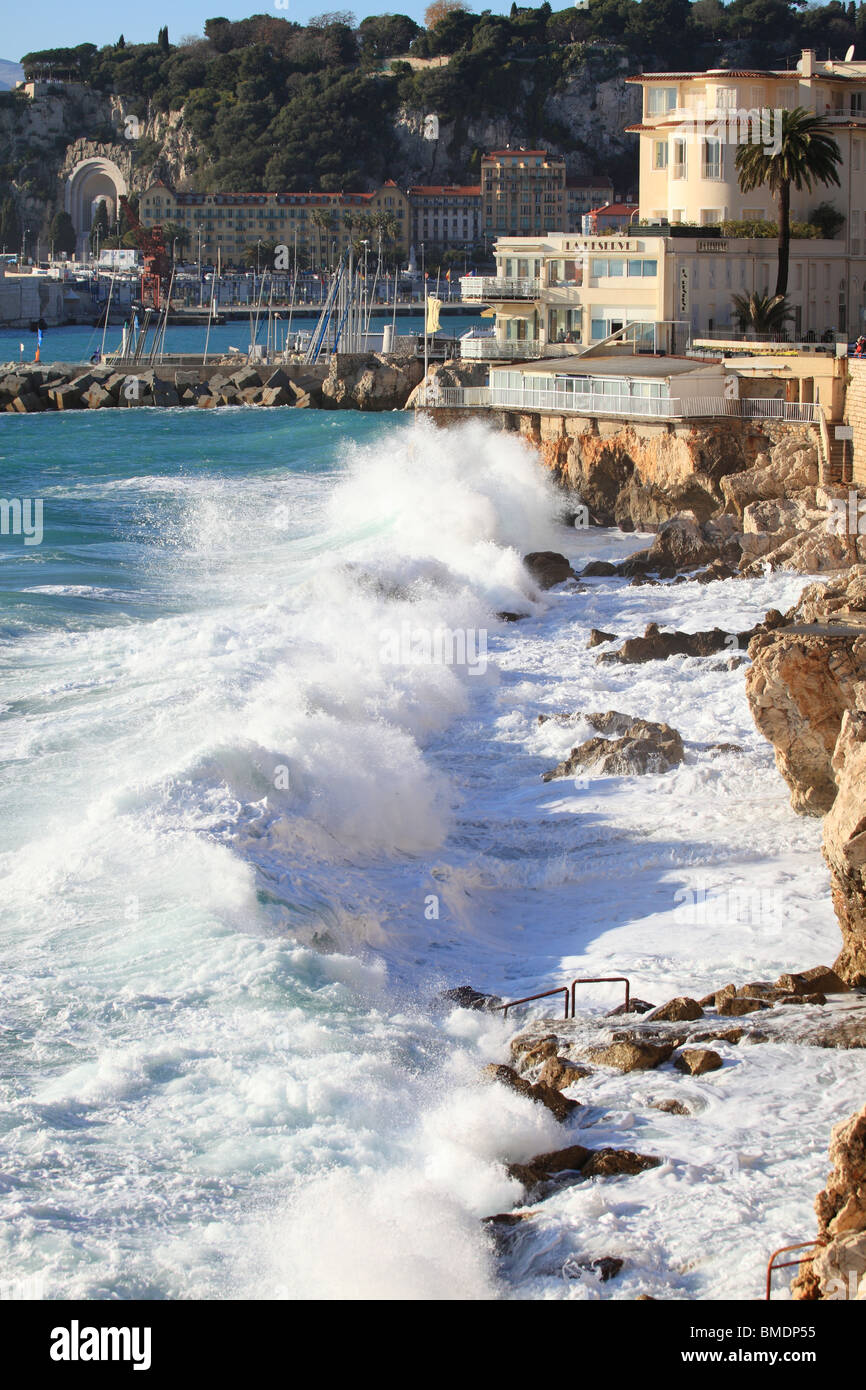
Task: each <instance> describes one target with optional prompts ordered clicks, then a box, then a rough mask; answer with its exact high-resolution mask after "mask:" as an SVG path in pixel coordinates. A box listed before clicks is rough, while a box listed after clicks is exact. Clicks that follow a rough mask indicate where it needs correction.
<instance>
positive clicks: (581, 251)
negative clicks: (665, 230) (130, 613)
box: [461, 228, 866, 357]
mask: <svg viewBox="0 0 866 1390" xmlns="http://www.w3.org/2000/svg"><path fill="white" fill-rule="evenodd" d="M496 267H497V272H496V276H495V277H493V276H490V277H488V276H469V277H466V278H464V279H463V280H462V282H461V284H462V290H463V297H464V299H466V300H468V301H472V300H475V301H479V302H484V303H489V304H492V305H494V306H495V309H496V328H495V336H496V339H497V344H496V347H495V348H493V347H491V345H490V344H489V340H488V345H487V349H486V353H485V351H484V350H483V347H482V345H483V344H484V341H485V340H484V339H481V338H479V339H477V340H475V341H476V343H477V345H478V346H477V349H473V348H470V352H472V351H476V352H477V355H479V356H481V355H491V356H495V355H496V352H497V351H498V352H499V353H500V355H501V356H503V357H512V356H519V355H520V354H521V353H526V354H527V355H533V354H537V353H543V352H544V351H545V350H546V348H548V347H549V346H550V345H553V344H556V345H569V344H574V345H575V346H578V345H579V346H583V347H586V346H590V345H592V344H593V343H599V342H602V341H603V340H604V339H605V338H607V337H609V336H611V335H612V334H615V333H618V332H620V331H621V330H622V329H624V328H625V326H626V325H627V324H635V325H639V326H640V327H638V328H637V329H636V330H635V331H636V335H637V337H638V339H640V340H641V341H643V342H644V344H645V345H647V346H651V345H653V344H654V345H656V346H659V347H665V348H666V349H667V350H671V349H674V350H676V349H678V348H680V347H681V346H683V345H684V343H685V341H686V340H687V338H688V337H690V336H699V335H700V334H702V333H717V332H724V331H725V330H727V329H731V330H733V327H734V325H733V322H732V316H731V301H732V297H733V295H734V294H750V293H752V292H757V293H759V294H762V295H763V294H767V293H771V292H772V286H773V285H774V283H775V275H776V243H775V240H767V239H766V238H725V237H720V236H717V235H710V234H707V235H705V236H701V235H700V233H699V232H696V233H695V235H693V236H668V235H664V234H662V233H661V232H660V231H658V230H655V231H653V229H644V228H634V229H632V230H631V231H630V232H627V233H621V234H613V235H604V236H602V235H599V236H597V237H580V236H569V235H558V234H555V233H553V234H551V235H549V236H546V237H539V238H528V237H512V238H509V237H503V238H501V239H500V240H499V241H498V242H497V244H496ZM864 277H866V256H861V257H859V258H853V257H850V256H849V255H848V254H847V250H846V246H845V243H844V241H842V240H835V241H829V240H795V241H792V243H791V269H790V283H791V290H790V295H789V297H790V300H791V303H792V306H793V309H794V313H795V316H796V317H795V320H794V324H793V329H794V333H793V336H794V337H795V338H797V339H806V340H817V339H821V338H826V339H832V338H834V337H835V336H836V335H840V334H841V335H845V336H848V337H853V336H856V333H857V332H859V331H860V325H861V323H862V318H861V306H860V305H859V304H858V303H850V302H849V300H848V299H847V296H846V294H845V285H846V283H847V282H848V281H849V280H850V281H851V283H853V284H860V285H862V284H863V283H864Z"/></svg>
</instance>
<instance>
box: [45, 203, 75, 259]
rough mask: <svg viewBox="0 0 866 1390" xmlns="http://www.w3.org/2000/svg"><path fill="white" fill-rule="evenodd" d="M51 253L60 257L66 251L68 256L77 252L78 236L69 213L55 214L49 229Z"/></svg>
mask: <svg viewBox="0 0 866 1390" xmlns="http://www.w3.org/2000/svg"><path fill="white" fill-rule="evenodd" d="M48 240H49V243H50V246H51V253H52V255H54V256H60V255H62V254H63V252H64V251H65V252H66V254H67V255H68V256H71V255H73V254H74V252H75V245H76V236H75V228H74V227H73V225H72V218H71V217H70V216H69V213H68V212H55V214H54V216H53V217H52V219H51V226H50V227H49V229H48Z"/></svg>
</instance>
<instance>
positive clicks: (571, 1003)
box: [496, 975, 631, 1018]
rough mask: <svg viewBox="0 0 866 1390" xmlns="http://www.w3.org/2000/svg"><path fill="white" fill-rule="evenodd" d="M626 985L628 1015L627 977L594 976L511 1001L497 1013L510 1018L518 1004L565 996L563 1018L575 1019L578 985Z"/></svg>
mask: <svg viewBox="0 0 866 1390" xmlns="http://www.w3.org/2000/svg"><path fill="white" fill-rule="evenodd" d="M617 984H619V985H625V1011H626V1013H628V1007H629V1003H630V1002H631V984H630V983H629V981H628V980H627V979H626V977H625V975H593V976H591V977H588V978H587V979H578V980H572V982H571V984H570V985H557V987H556V989H545V990H542V992H541V994H526V995H524V997H523V998H522V999H509V1001H508V1003H507V1004H498V1005H497V1007H496V1012H497V1013H501V1014H502V1017H503V1018H507V1017H508V1010H509V1009H516V1008H517V1006H518V1004H532V1003H533V1002H534V1001H535V1000H536V999H549V998H550V997H551V995H553V994H564V995H565V1000H564V1005H565V1007H564V1011H563V1015H562V1016H563V1018H575V1017H576V1014H575V1008H576V991H577V986H578V985H617Z"/></svg>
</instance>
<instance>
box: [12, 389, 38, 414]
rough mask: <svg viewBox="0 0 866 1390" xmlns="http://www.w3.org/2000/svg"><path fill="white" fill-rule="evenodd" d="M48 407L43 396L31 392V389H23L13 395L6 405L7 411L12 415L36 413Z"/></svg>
mask: <svg viewBox="0 0 866 1390" xmlns="http://www.w3.org/2000/svg"><path fill="white" fill-rule="evenodd" d="M46 409H47V406H46V404H45V401H44V400H43V399H42V397H41V396H37V395H35V394H31V392H29V391H21V392H20V393H19V394H18V395H17V396H13V397H12V399H11V400H10V401H9V403H8V405H7V406H6V411H7V413H8V414H10V415H12V414H15V415H34V414H38V413H39V411H41V410H46Z"/></svg>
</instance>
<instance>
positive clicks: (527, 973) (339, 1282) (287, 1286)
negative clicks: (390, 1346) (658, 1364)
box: [0, 334, 862, 1301]
mask: <svg viewBox="0 0 866 1390" xmlns="http://www.w3.org/2000/svg"><path fill="white" fill-rule="evenodd" d="M58 336H60V334H58ZM0 355H2V354H0ZM61 355H62V356H67V355H68V354H67V350H66V348H65V347H64V349H63V351H62V353H61ZM0 479H2V495H3V499H4V500H5V501H6V502H8V501H9V500H10V499H19V500H22V501H26V502H27V504H28V506H29V507H30V511H29V515H30V517H31V519H32V520H33V522H34V525H33V526H32V527H31V528H30V532H29V534H27V535H25V534H22V533H21V532H20V530H19V533H18V534H15V533H8V534H3V535H2V536H0V672H2V675H0V822H2V837H0V846H2V848H0V878H2V883H3V887H2V893H0V948H2V957H0V961H2V963H0V1145H2V1152H3V1160H2V1179H0V1211H2V1215H3V1220H2V1222H0V1296H2V1297H4V1298H16V1297H40V1298H47V1299H71V1298H86V1299H132V1298H145V1299H203V1298H208V1299H244V1298H259V1299H286V1300H298V1299H302V1298H311V1297H318V1298H329V1299H337V1300H351V1299H366V1298H380V1299H417V1300H426V1299H433V1300H436V1299H442V1300H444V1299H460V1300H476V1299H485V1300H494V1299H505V1300H509V1299H515V1300H517V1299H540V1300H548V1299H568V1300H579V1301H587V1300H588V1301H592V1300H595V1299H600V1298H605V1299H634V1298H635V1297H637V1295H638V1294H639V1293H647V1294H650V1295H652V1296H654V1297H658V1298H674V1299H719V1298H738V1299H753V1298H757V1297H760V1294H761V1281H762V1277H763V1268H764V1264H765V1261H766V1257H767V1253H768V1252H769V1251H770V1250H772V1249H774V1248H775V1247H777V1246H780V1245H784V1244H786V1243H789V1242H793V1241H795V1240H806V1239H809V1237H810V1236H811V1235H812V1233H813V1229H814V1215H813V1212H812V1201H813V1198H814V1195H815V1193H816V1192H817V1191H818V1189H819V1188H820V1187H821V1186H822V1184H823V1180H824V1176H825V1171H826V1167H827V1160H826V1146H827V1141H828V1137H829V1130H830V1127H831V1125H832V1124H833V1123H835V1122H836V1121H838V1120H839V1119H842V1118H845V1117H846V1116H847V1115H849V1114H850V1113H851V1111H852V1110H853V1109H854V1108H855V1106H857V1105H859V1104H860V1103H862V1077H861V1076H860V1075H859V1073H858V1068H857V1065H856V1062H857V1058H858V1055H859V1054H857V1053H846V1052H841V1051H832V1050H828V1051H825V1050H820V1049H818V1050H814V1049H804V1048H798V1047H795V1046H792V1045H790V1046H789V1045H783V1044H781V1043H766V1044H764V1045H762V1046H753V1047H745V1046H744V1047H741V1048H739V1049H737V1048H734V1047H730V1046H727V1045H722V1046H721V1048H720V1050H721V1052H722V1053H723V1057H724V1066H723V1068H722V1070H720V1071H718V1072H715V1073H712V1074H709V1075H707V1076H704V1077H694V1078H692V1077H688V1078H687V1077H682V1076H680V1075H679V1074H678V1073H676V1072H674V1071H673V1070H672V1069H671V1068H670V1067H667V1068H661V1069H660V1070H659V1071H657V1072H650V1073H640V1074H632V1075H626V1076H622V1075H620V1074H619V1073H611V1072H609V1071H605V1070H604V1069H601V1070H598V1071H596V1072H595V1073H594V1074H593V1075H592V1076H591V1077H589V1078H587V1079H586V1081H585V1082H583V1083H581V1085H582V1092H581V1097H580V1098H581V1102H582V1105H581V1109H580V1110H579V1111H577V1112H576V1118H573V1119H572V1120H570V1121H569V1123H568V1125H567V1126H560V1125H559V1124H557V1122H556V1121H555V1120H554V1119H553V1117H552V1116H551V1115H550V1113H549V1112H548V1111H547V1110H545V1109H544V1108H543V1107H540V1106H537V1105H534V1104H532V1103H531V1102H529V1101H527V1100H526V1099H525V1098H523V1097H522V1096H519V1095H517V1094H516V1093H515V1092H513V1091H511V1090H509V1089H507V1088H505V1087H502V1086H499V1085H494V1084H489V1083H487V1082H486V1081H485V1079H484V1075H483V1072H484V1068H485V1067H486V1066H487V1065H489V1064H490V1063H491V1062H503V1061H508V1060H509V1039H510V1038H511V1037H512V1036H513V1034H514V1032H515V1031H516V1030H517V1029H518V1028H519V1027H521V1026H522V1025H523V1024H524V1023H525V1022H527V1021H529V1020H530V1019H531V1018H532V1017H534V1016H536V1017H537V1016H538V1015H540V1014H543V1013H544V1012H545V1006H544V1005H543V1004H530V1005H528V1006H524V1007H523V1008H522V1009H520V1010H515V1012H514V1013H513V1014H512V1015H510V1016H509V1018H508V1019H507V1020H503V1018H502V1016H501V1014H497V1013H491V1012H485V1011H473V1010H467V1009H463V1008H459V1007H455V1006H454V1005H453V1004H452V1003H451V1002H449V1001H448V1000H447V999H445V998H443V991H446V990H448V989H452V988H455V987H458V986H461V985H465V984H469V985H472V986H473V987H474V988H476V989H478V990H481V991H484V992H488V993H492V994H496V995H498V996H500V997H501V998H502V999H504V1000H508V999H515V998H519V997H521V996H524V995H528V994H533V993H537V992H539V991H541V990H544V989H550V988H553V987H554V986H556V985H559V984H562V983H563V982H564V981H566V980H569V979H571V978H573V977H574V976H576V975H592V976H597V975H627V976H628V977H629V979H630V981H631V987H632V990H633V992H634V993H635V994H637V995H639V996H640V997H641V998H643V999H645V1000H648V1001H650V1002H654V1003H657V1004H658V1003H662V1002H664V1001H665V1000H666V999H668V998H669V997H671V996H672V995H678V994H688V995H693V996H696V997H700V996H701V995H702V994H704V993H705V992H706V991H708V990H709V989H711V988H716V987H719V986H721V985H723V984H725V983H727V982H728V980H734V981H736V982H738V983H739V982H743V981H746V980H751V979H755V978H773V977H774V975H775V973H778V972H779V971H781V970H783V969H789V968H803V967H805V966H807V965H811V964H815V963H818V962H819V961H826V962H829V961H831V960H832V959H833V957H834V956H835V954H836V952H837V950H838V946H839V933H838V928H837V926H836V923H835V918H834V915H833V912H832V908H831V904H830V895H829V885H828V879H827V872H826V869H825V868H824V866H823V862H822V859H821V854H820V823H819V822H817V821H815V820H812V819H803V818H801V817H798V816H796V815H795V814H794V813H793V811H792V810H791V808H790V806H789V802H788V796H787V791H786V788H785V785H784V783H783V781H782V779H781V778H780V776H779V775H778V773H777V772H776V769H775V767H774V763H773V756H772V750H771V748H770V747H769V745H768V744H767V743H766V742H765V741H764V740H763V739H762V738H761V737H760V735H759V734H758V733H757V731H756V729H755V726H754V724H753V721H752V719H751V716H750V714H749V710H748V705H747V702H746V698H745V690H744V674H745V664H738V663H736V662H734V663H731V662H730V661H729V660H728V659H727V658H728V657H729V655H730V653H725V659H724V660H720V659H712V658H705V659H692V658H685V657H676V658H671V659H670V660H669V661H667V662H663V663H662V662H652V663H648V664H646V665H644V666H639V667H626V666H611V665H604V664H598V662H597V660H596V657H597V651H596V649H594V648H593V649H590V648H588V645H587V644H588V639H589V634H590V630H591V629H592V628H601V629H604V630H606V631H609V632H612V633H616V634H618V635H620V636H627V635H633V634H636V633H640V632H642V631H643V628H644V626H645V624H646V623H647V622H650V621H658V622H661V623H666V624H667V623H670V624H673V625H675V626H677V627H681V628H686V629H688V630H696V629H699V628H706V627H710V626H713V625H716V624H718V625H720V626H723V627H725V628H726V630H729V631H731V632H732V633H735V632H737V631H739V630H741V629H744V628H746V627H748V626H749V625H751V624H752V623H754V622H755V621H757V620H758V619H760V617H761V616H762V615H763V613H764V612H765V610H766V609H768V608H769V607H771V606H772V607H778V608H781V609H784V608H786V607H787V606H789V605H790V604H791V603H793V602H794V601H795V599H796V597H797V596H798V594H799V592H800V590H801V589H802V587H803V580H802V577H800V576H796V575H790V574H784V573H776V574H767V575H766V576H764V577H761V578H757V579H750V580H727V581H717V582H714V583H710V584H707V585H703V586H699V585H692V584H681V585H660V586H658V587H632V586H630V585H629V582H628V581H627V580H624V579H619V578H596V579H591V580H586V581H584V582H582V583H579V584H578V583H574V582H570V583H567V584H566V585H564V586H562V587H560V588H558V589H555V590H552V591H550V592H542V591H540V590H539V589H538V588H537V587H536V585H535V584H534V582H533V580H532V578H531V577H530V574H529V573H528V571H527V569H526V568H525V566H524V565H523V563H522V556H523V555H525V554H526V553H528V552H531V551H538V550H547V549H550V550H556V551H559V552H562V553H565V554H566V555H567V556H568V557H569V558H570V559H571V561H572V563H573V564H574V565H575V566H576V567H577V568H578V569H579V568H580V567H581V566H582V565H583V563H584V562H585V561H587V560H589V559H590V558H594V559H611V558H613V559H617V558H624V557H625V556H627V555H628V554H630V553H631V552H632V551H634V550H635V549H637V548H638V547H639V546H641V545H643V544H645V543H646V537H642V536H640V535H636V534H634V533H632V534H626V533H623V532H620V531H618V530H605V529H598V528H590V529H585V528H583V527H581V526H575V525H574V524H573V518H572V516H571V515H570V514H569V512H568V507H567V500H566V499H564V498H563V496H562V494H561V493H559V492H557V491H556V489H555V488H554V486H553V484H552V482H551V480H550V477H549V475H548V474H547V472H546V471H545V469H544V468H543V467H542V466H541V464H540V462H539V460H538V457H537V456H536V455H535V454H534V453H533V451H532V450H531V448H530V447H529V446H528V445H526V444H524V443H523V442H522V441H521V440H520V439H519V438H517V437H516V436H514V435H509V434H501V433H497V432H495V431H494V430H493V429H491V428H489V427H488V425H487V424H486V423H484V422H482V421H477V420H475V421H471V422H467V423H466V424H464V425H462V426H460V427H454V428H452V429H448V430H437V429H435V428H434V427H433V426H431V425H430V424H429V423H427V422H424V421H422V420H416V419H414V418H413V417H412V416H411V415H409V414H406V413H402V412H395V413H389V414H385V415H365V414H360V413H356V412H349V411H346V412H325V411H319V412H317V411H292V410H288V409H284V410H270V411H261V410H255V409H241V408H227V409H224V410H221V411H219V412H205V411H198V412H184V411H182V410H161V411H155V410H153V411H144V410H142V411H124V412H119V411H118V412H112V411H99V412H80V413H74V412H70V413H67V414H63V415H54V416H47V415H32V416H17V415H16V416H12V415H4V416H2V417H0ZM37 504H38V505H37ZM571 511H572V513H573V511H574V508H573V506H572V508H571ZM23 514H24V515H28V512H26V511H25V512H24V513H23ZM7 515H9V516H11V515H13V513H12V512H8V513H7ZM37 516H38V518H39V525H38V527H37V526H36V518H37ZM6 530H7V531H8V530H9V528H8V527H7V528H6ZM503 613H511V614H517V615H519V621H507V620H505V619H504V618H502V617H501V616H499V615H501V614H503ZM731 665H733V666H734V668H735V669H730V667H731ZM608 709H617V710H621V711H624V712H628V713H633V714H635V715H640V716H643V717H645V718H649V719H653V720H664V721H666V722H668V723H670V724H672V725H673V726H674V727H675V728H677V729H678V730H679V731H680V732H681V734H682V736H683V739H684V741H685V747H686V758H685V761H684V763H683V764H682V765H681V766H679V767H677V768H675V769H674V770H673V771H671V772H668V773H666V774H664V775H647V776H643V777H632V778H626V777H613V776H597V775H594V774H591V773H590V774H589V775H587V776H583V777H578V778H576V779H571V778H568V777H566V778H562V779H558V780H554V781H552V782H544V781H542V774H543V773H544V772H545V771H546V770H548V769H550V768H552V767H553V766H555V765H556V764H557V763H558V762H559V761H560V760H561V759H562V758H564V757H565V756H567V753H568V750H569V749H570V748H571V747H572V746H574V745H575V744H576V743H578V742H580V741H581V740H582V739H583V738H586V737H589V736H590V734H591V732H592V730H591V728H590V726H589V725H588V724H587V723H586V722H585V720H583V719H582V714H585V713H588V712H592V711H604V710H608ZM551 715H568V716H570V718H568V719H555V718H554V719H551V718H548V719H545V720H543V721H542V722H539V721H540V716H551ZM719 744H722V745H725V747H723V748H721V749H720V748H719V747H717V746H716V745H719ZM732 745H733V747H732ZM620 990H621V986H619V985H606V984H603V985H598V986H591V987H587V988H586V989H585V990H583V991H582V992H581V996H580V1000H579V1007H580V1010H581V1011H582V1015H583V1016H584V1017H585V1018H586V1019H588V1020H591V1019H592V1018H594V1017H601V1016H602V1015H603V1014H604V1013H605V1012H606V1011H607V1010H608V1009H610V1008H611V1007H613V1006H614V1005H616V1004H617V1003H618V1002H619V1000H620V998H621V994H620ZM556 1007H557V1005H556V1002H555V1001H554V1003H553V1004H552V1005H549V1006H548V1013H549V1012H551V1010H555V1008H556ZM550 1026H551V1027H555V1024H551V1025H550ZM852 1059H853V1060H852ZM861 1070H862V1068H861ZM674 1097H677V1098H679V1099H681V1100H682V1101H684V1102H685V1103H686V1104H687V1106H688V1108H689V1109H690V1111H691V1114H690V1115H689V1116H688V1117H683V1116H681V1115H675V1114H668V1113H663V1112H662V1111H659V1110H658V1109H656V1108H654V1107H655V1105H656V1103H657V1102H658V1101H659V1100H662V1099H666V1098H674ZM576 1142H580V1143H584V1144H586V1145H587V1146H588V1147H600V1146H603V1145H614V1146H616V1147H627V1148H632V1149H636V1150H638V1151H639V1152H643V1153H652V1154H656V1155H658V1156H659V1157H660V1158H661V1159H662V1162H661V1164H660V1166H659V1167H657V1168H656V1169H654V1170H653V1171H650V1172H645V1173H641V1174H638V1175H636V1176H634V1177H623V1178H618V1179H614V1180H609V1179H608V1180H602V1179H598V1180H593V1181H592V1182H586V1183H582V1184H578V1185H574V1186H570V1187H566V1188H563V1189H562V1190H561V1191H559V1192H556V1193H554V1194H553V1195H551V1196H550V1197H549V1198H548V1199H547V1200H546V1201H544V1202H543V1203H536V1205H535V1207H534V1208H532V1209H533V1210H535V1211H536V1213H537V1215H536V1216H535V1217H534V1218H533V1219H531V1220H529V1221H527V1222H524V1223H521V1229H520V1231H519V1233H518V1234H517V1236H516V1237H515V1238H514V1239H512V1240H509V1241H505V1242H503V1241H502V1240H496V1239H494V1236H493V1230H494V1229H495V1227H492V1226H491V1225H490V1224H488V1223H486V1222H485V1220H484V1218H485V1217H488V1216H490V1215H494V1214H497V1213H500V1212H503V1211H508V1210H509V1209H511V1208H512V1207H513V1206H514V1205H515V1204H518V1205H519V1204H520V1203H521V1202H522V1201H523V1200H524V1196H523V1194H522V1192H521V1189H520V1186H519V1184H518V1183H517V1182H516V1180H515V1179H514V1178H513V1177H511V1176H509V1173H508V1164H510V1163H513V1162H515V1161H524V1160H527V1159H529V1158H530V1157H531V1156H533V1155H534V1154H537V1153H539V1152H546V1151H550V1150H552V1149H555V1148H558V1147H562V1145H563V1144H565V1143H576ZM602 1256H615V1257H617V1258H620V1259H622V1260H623V1262H624V1264H623V1268H622V1271H621V1273H620V1274H619V1275H618V1277H617V1278H616V1279H614V1280H611V1281H610V1282H609V1283H606V1284H602V1283H601V1282H600V1279H599V1277H598V1274H597V1272H596V1270H595V1269H594V1268H593V1266H592V1261H593V1260H594V1259H596V1258H600V1257H602Z"/></svg>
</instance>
